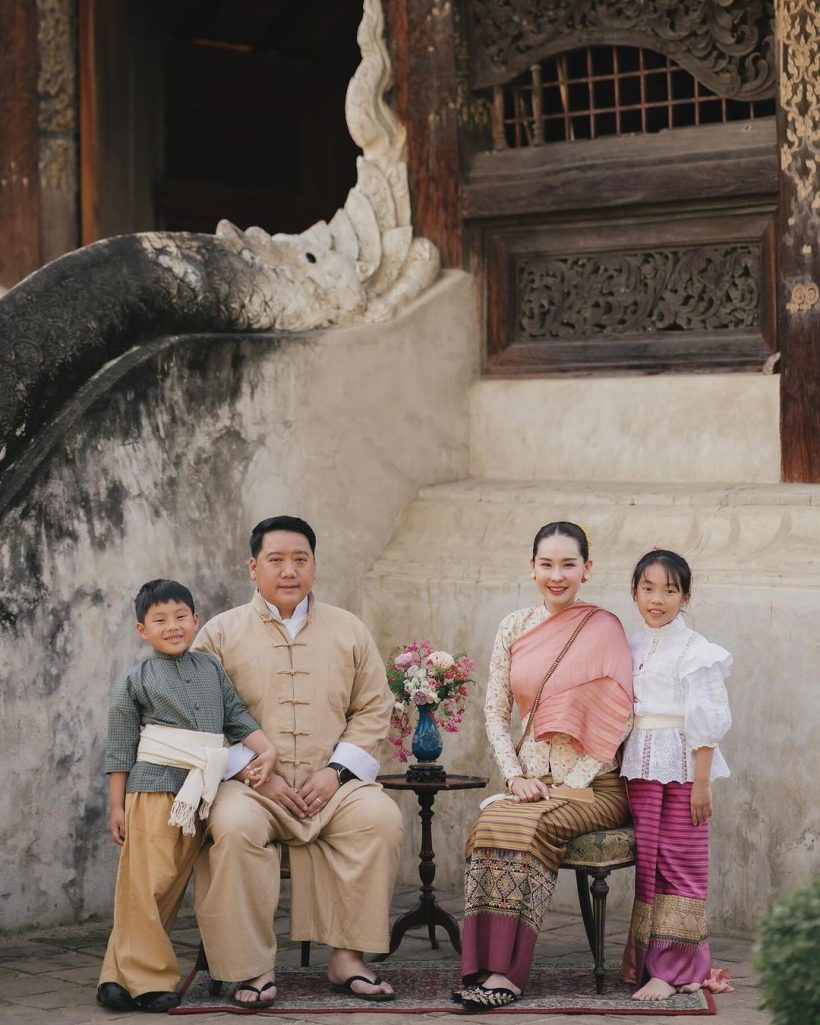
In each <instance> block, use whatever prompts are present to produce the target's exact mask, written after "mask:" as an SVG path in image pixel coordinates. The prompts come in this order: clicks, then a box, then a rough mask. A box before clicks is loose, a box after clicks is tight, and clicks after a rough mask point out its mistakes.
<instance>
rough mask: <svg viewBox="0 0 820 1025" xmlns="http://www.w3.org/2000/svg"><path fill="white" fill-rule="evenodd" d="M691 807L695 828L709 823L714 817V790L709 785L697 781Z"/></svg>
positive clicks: (693, 790)
mask: <svg viewBox="0 0 820 1025" xmlns="http://www.w3.org/2000/svg"><path fill="white" fill-rule="evenodd" d="M689 806H690V808H691V811H692V825H693V826H699V825H701V823H703V822H708V821H709V819H710V818H711V817H712V788H711V786H710V785H709V784H708V783H699V782H698V781H697V780H695V782H694V783H693V784H692V796H691V798H690V799H689Z"/></svg>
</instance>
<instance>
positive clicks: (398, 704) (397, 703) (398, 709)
mask: <svg viewBox="0 0 820 1025" xmlns="http://www.w3.org/2000/svg"><path fill="white" fill-rule="evenodd" d="M393 708H394V710H395V711H396V712H403V711H404V702H403V701H394V702H393Z"/></svg>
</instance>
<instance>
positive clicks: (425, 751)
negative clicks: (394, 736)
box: [411, 705, 443, 762]
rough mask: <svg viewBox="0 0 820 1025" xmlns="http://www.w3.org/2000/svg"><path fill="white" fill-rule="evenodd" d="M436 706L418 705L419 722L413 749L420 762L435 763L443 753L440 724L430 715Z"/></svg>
mask: <svg viewBox="0 0 820 1025" xmlns="http://www.w3.org/2000/svg"><path fill="white" fill-rule="evenodd" d="M435 707H436V706H435V705H418V706H417V708H418V710H419V721H418V723H417V725H416V730H415V733H414V734H413V740H412V743H411V749H412V751H413V755H414V756H415V758H416V760H417V761H419V762H434V761H435V760H436V759H437V758H438V756H439V755H440V754H441V751H442V747H443V745H442V743H441V734H440V733H439V729H438V724H437V723H436V721H435V719H433V717H432V715H431V714H430V713H431V712H432V710H433V709H434V708H435Z"/></svg>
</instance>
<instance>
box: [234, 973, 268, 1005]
mask: <svg viewBox="0 0 820 1025" xmlns="http://www.w3.org/2000/svg"><path fill="white" fill-rule="evenodd" d="M275 981H276V979H275V976H274V974H273V969H271V970H270V971H269V972H265V973H264V974H262V975H260V976H259V977H258V978H256V979H248V980H247V981H246V982H240V983H239V985H238V986H237V987H236V992H235V993H234V995H233V999H234V1001H235V1002H236V1003H237V1004H258V1003H259V1001H260V1000H265V1001H267V1000H273V998H274V997H275V996H276V986H273V985H272V986H269V987H268V988H267V989H264V987H265V986H267V985H268V983H273V982H275ZM249 987H253V989H251V988H249ZM254 990H260V991H261V992H258V993H254Z"/></svg>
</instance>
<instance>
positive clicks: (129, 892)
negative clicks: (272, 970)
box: [97, 580, 276, 1012]
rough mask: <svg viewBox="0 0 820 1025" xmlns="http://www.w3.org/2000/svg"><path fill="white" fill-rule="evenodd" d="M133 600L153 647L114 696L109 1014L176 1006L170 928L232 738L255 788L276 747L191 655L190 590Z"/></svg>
mask: <svg viewBox="0 0 820 1025" xmlns="http://www.w3.org/2000/svg"><path fill="white" fill-rule="evenodd" d="M134 604H135V609H136V614H137V632H138V633H139V635H140V637H142V638H143V639H144V640H146V641H148V643H149V644H150V645H151V647H152V648H153V649H154V650H153V652H152V653H151V654H150V655H149V656H148V658H146V659H144V660H143V661H142V662H140V663H139V665H137V666H135V667H134V668H133V669H132V670H131V671H130V672H129V673H128V674H127V675H126V676H125V678H124V679H122V680H120V681H119V682H118V683H117V684H116V685H115V686H114V689H113V691H112V694H111V705H110V710H109V717H108V747H107V755H106V761H105V771H106V773H107V774H108V785H109V803H110V815H109V821H108V824H109V828H110V830H111V837H112V839H113V841H114V843H115V844H117V845H118V846H120V847H122V853H121V854H120V864H119V869H118V871H117V885H116V890H115V892H114V927H113V929H112V931H111V938H110V939H109V941H108V950H107V951H106V954H105V960H104V961H103V966H102V972H101V973H100V982H99V985H98V987H97V1001H98V1003H100V1004H102V1005H103V1007H107V1008H109V1009H110V1010H112V1011H136V1010H141V1011H149V1012H161V1011H166V1010H168V1009H169V1008H171V1007H175V1006H176V1005H177V1004H178V1003H179V997H178V996H177V993H176V992H175V986H176V985H177V983H178V982H179V966H178V964H177V959H176V956H175V955H174V950H173V947H172V946H171V941H170V939H169V938H168V931H169V930H170V928H171V926H172V924H173V922H174V919H175V918H176V914H177V910H178V909H179V905H180V902H181V901H182V897H183V894H184V893H185V887H186V885H187V883H188V879H189V877H190V875H191V871H192V869H193V864H194V861H195V860H196V857H197V854H198V853H199V850H200V847H201V845H202V825H201V818H204V817H205V816H207V814H208V811H209V809H210V805H211V802H212V801H213V799H214V797H215V795H216V788H217V786H218V784H219V780H220V779H221V778H222V775H223V773H224V772H225V765H226V762H227V748H226V747H225V746H224V737H227V738H228V740H229V741H231V742H232V743H236V742H237V741H240V740H241V741H242V742H243V743H244V744H246V745H247V746H248V747H249V748H250V749H251V750H252V751H255V752H256V755H257V757H256V758H255V759H254V760H253V761H252V762H251V763H250V766H249V767H248V775H249V777H250V779H249V780H246V782H248V783H249V785H251V786H254V787H257V786H261V784H262V783H264V782H266V781H267V780H268V779H269V778H270V774H271V771H272V770H273V767H274V765H275V764H276V749H275V747H274V746H273V744H272V743H271V742H270V741H269V740H268V738H267V737H266V736H265V734H264V733H263V732H262V730H260V729H259V725H258V723H257V722H256V720H255V719H254V718H253V717H252V716H251V715H250V713H249V712H248V710H247V708H245V706H244V704H243V703H242V702H241V701H240V699H239V696H238V695H237V693H236V691H235V690H234V688H233V684H232V683H231V681H230V680H229V679H228V677H227V676H226V675H225V671H224V669H223V668H222V666H221V664H220V663H219V661H218V660H217V659H216V658H214V656H213V655H211V654H209V653H207V652H204V651H189V650H188V649H189V647H190V645H191V642H192V641H193V639H194V635H195V634H196V630H197V626H198V623H199V617H198V616H197V614H196V612H195V610H194V600H193V598H192V596H191V592H190V591H189V590H188V588H187V587H183V586H182V584H179V583H177V582H176V581H175V580H149V581H148V583H147V584H143V586H142V587H141V588H140V591H139V594H138V595H137V597H136V601H135V603H134ZM250 780H253V782H252V783H251V782H250Z"/></svg>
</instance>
